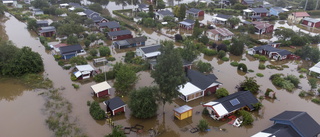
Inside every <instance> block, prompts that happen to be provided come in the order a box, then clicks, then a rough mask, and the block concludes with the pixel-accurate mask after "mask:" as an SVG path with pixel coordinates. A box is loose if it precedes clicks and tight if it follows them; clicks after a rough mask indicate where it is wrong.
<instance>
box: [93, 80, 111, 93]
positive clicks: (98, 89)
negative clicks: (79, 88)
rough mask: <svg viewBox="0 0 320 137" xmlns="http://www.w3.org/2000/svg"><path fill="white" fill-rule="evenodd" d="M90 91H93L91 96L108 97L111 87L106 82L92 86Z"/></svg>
mask: <svg viewBox="0 0 320 137" xmlns="http://www.w3.org/2000/svg"><path fill="white" fill-rule="evenodd" d="M91 89H92V90H93V94H94V95H95V96H96V97H103V96H109V95H110V89H111V86H110V85H109V83H108V82H107V81H104V82H101V83H98V84H95V85H92V86H91Z"/></svg>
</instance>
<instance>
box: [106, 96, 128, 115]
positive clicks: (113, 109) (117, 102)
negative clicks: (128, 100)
mask: <svg viewBox="0 0 320 137" xmlns="http://www.w3.org/2000/svg"><path fill="white" fill-rule="evenodd" d="M103 104H104V105H106V110H107V112H110V113H111V114H112V115H113V116H114V115H116V114H117V113H121V112H125V111H126V104H125V103H124V102H123V101H122V100H121V99H120V97H114V98H112V99H109V100H107V101H104V102H103Z"/></svg>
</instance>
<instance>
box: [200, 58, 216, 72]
mask: <svg viewBox="0 0 320 137" xmlns="http://www.w3.org/2000/svg"><path fill="white" fill-rule="evenodd" d="M197 69H198V71H200V72H201V73H204V72H211V71H212V69H213V67H212V65H211V64H210V63H208V62H202V61H201V60H200V61H198V62H197Z"/></svg>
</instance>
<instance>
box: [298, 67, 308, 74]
mask: <svg viewBox="0 0 320 137" xmlns="http://www.w3.org/2000/svg"><path fill="white" fill-rule="evenodd" d="M299 72H300V73H307V72H308V70H307V69H305V68H301V69H300V70H299Z"/></svg>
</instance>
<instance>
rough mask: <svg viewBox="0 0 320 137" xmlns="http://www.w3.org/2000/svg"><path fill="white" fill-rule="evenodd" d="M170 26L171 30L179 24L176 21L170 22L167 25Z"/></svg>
mask: <svg viewBox="0 0 320 137" xmlns="http://www.w3.org/2000/svg"><path fill="white" fill-rule="evenodd" d="M166 26H167V27H168V28H170V30H172V29H173V28H174V27H176V26H177V24H176V23H175V22H168V24H167V25H166Z"/></svg>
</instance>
